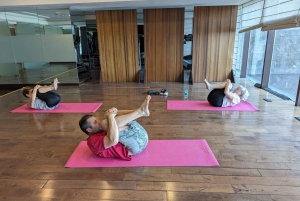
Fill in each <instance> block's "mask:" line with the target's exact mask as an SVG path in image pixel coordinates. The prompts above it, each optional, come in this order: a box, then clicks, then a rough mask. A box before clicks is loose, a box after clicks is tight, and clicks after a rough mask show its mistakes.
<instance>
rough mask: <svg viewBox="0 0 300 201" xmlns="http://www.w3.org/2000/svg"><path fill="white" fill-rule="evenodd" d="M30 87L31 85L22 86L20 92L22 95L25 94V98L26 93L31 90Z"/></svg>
mask: <svg viewBox="0 0 300 201" xmlns="http://www.w3.org/2000/svg"><path fill="white" fill-rule="evenodd" d="M31 89H32V88H31V87H28V86H27V87H23V88H22V94H23V96H25V97H26V98H28V97H27V95H28V94H29V93H30V90H31Z"/></svg>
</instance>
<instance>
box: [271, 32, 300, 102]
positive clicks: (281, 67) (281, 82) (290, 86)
mask: <svg viewBox="0 0 300 201" xmlns="http://www.w3.org/2000/svg"><path fill="white" fill-rule="evenodd" d="M299 44H300V28H293V29H283V30H277V31H276V32H275V42H274V48H273V56H272V63H271V73H270V79H269V88H271V89H272V90H274V91H277V92H279V93H281V94H284V95H286V96H287V97H289V98H290V99H292V100H293V101H295V100H296V95H297V88H298V83H299V75H300V57H299V55H300V46H299Z"/></svg>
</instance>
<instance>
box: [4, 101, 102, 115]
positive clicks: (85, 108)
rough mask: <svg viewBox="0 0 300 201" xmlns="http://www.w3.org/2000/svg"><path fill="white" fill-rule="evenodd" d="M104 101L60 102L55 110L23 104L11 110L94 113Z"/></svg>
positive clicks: (23, 111) (16, 111)
mask: <svg viewBox="0 0 300 201" xmlns="http://www.w3.org/2000/svg"><path fill="white" fill-rule="evenodd" d="M101 105H102V103H59V104H58V107H57V108H55V109H53V110H36V109H31V108H28V107H27V105H26V104H25V105H22V106H21V107H18V108H16V109H14V110H12V111H10V112H12V113H94V112H96V110H98V108H99V107H100V106H101Z"/></svg>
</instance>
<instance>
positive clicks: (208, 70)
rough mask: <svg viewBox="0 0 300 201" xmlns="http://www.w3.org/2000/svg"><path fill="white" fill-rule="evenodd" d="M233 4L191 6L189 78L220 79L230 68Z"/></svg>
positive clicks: (233, 29)
mask: <svg viewBox="0 0 300 201" xmlns="http://www.w3.org/2000/svg"><path fill="white" fill-rule="evenodd" d="M236 15H237V6H211V7H195V8H194V27H193V64H192V66H193V69H192V72H193V81H194V82H203V80H204V78H207V79H208V80H210V81H224V80H225V79H226V78H229V75H230V71H231V68H232V59H233V51H234V47H233V43H234V37H235V26H236Z"/></svg>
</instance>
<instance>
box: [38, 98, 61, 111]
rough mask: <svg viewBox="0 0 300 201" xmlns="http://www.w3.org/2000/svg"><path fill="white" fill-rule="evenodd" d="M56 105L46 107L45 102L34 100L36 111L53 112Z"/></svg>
mask: <svg viewBox="0 0 300 201" xmlns="http://www.w3.org/2000/svg"><path fill="white" fill-rule="evenodd" d="M57 107H58V104H57V105H55V106H53V107H48V105H47V104H46V102H45V101H42V100H41V99H38V98H35V101H34V108H35V109H38V110H53V109H54V108H57Z"/></svg>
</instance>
